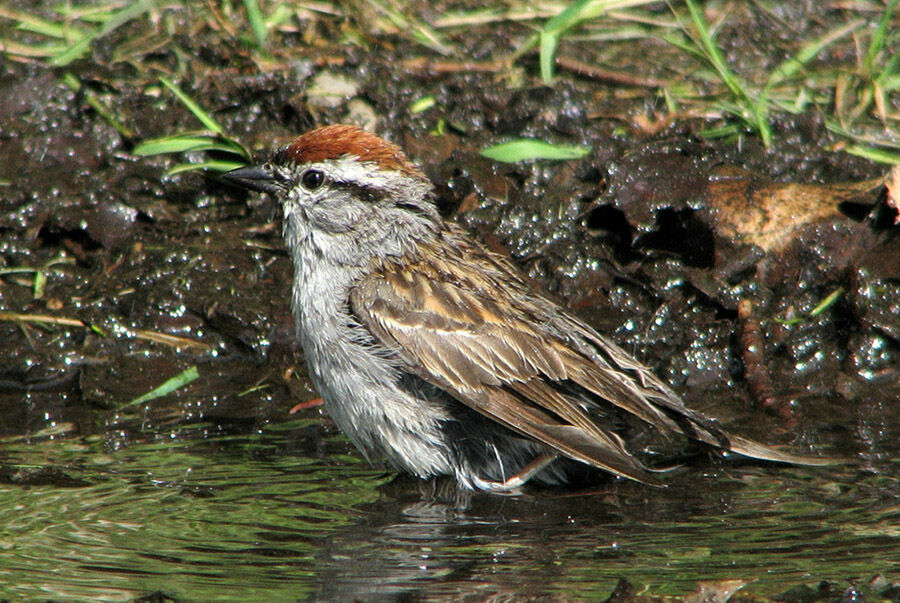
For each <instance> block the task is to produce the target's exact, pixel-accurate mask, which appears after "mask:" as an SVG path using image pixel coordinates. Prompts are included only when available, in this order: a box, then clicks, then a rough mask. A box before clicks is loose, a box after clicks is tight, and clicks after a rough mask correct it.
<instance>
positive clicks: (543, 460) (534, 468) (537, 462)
mask: <svg viewBox="0 0 900 603" xmlns="http://www.w3.org/2000/svg"><path fill="white" fill-rule="evenodd" d="M557 458H559V455H558V454H552V453H544V454H540V455H538V456H536V457H535V458H534V460H533V461H531V462H530V463H528V464H527V465H525V466H524V467H522V469H520V470H519V472H518V473H516V474H515V475H513V476H511V477H509V478H507V479H506V480H505V481H502V482H489V481H481V482H480V483H479V484H478V485H479V486H480V487H482V488H484V489H485V490H490V491H491V492H511V491H512V490H516V489H518V488H520V487H521V486H523V485H525V482H527V481H528V480H530V479H531V478H532V477H534V476H535V474H536V473H538V472H539V471H540V470H541V469H543V468H544V467H546V466H547V465H549V464H550V463H552V462H553V461H555V460H556V459H557Z"/></svg>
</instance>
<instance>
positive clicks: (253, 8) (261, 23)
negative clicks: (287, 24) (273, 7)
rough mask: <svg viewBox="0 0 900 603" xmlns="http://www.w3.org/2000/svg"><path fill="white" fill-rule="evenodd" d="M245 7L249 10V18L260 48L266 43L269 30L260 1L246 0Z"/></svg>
mask: <svg viewBox="0 0 900 603" xmlns="http://www.w3.org/2000/svg"><path fill="white" fill-rule="evenodd" d="M244 9H245V10H246V11H247V20H248V21H249V22H250V28H251V29H252V30H253V37H254V38H256V44H257V46H259V47H260V48H262V47H263V46H265V45H266V40H267V38H268V37H269V30H268V29H267V28H266V20H265V19H264V18H263V14H262V11H261V10H260V8H259V3H258V2H257V1H256V0H244Z"/></svg>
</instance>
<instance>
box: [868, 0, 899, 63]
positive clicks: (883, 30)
mask: <svg viewBox="0 0 900 603" xmlns="http://www.w3.org/2000/svg"><path fill="white" fill-rule="evenodd" d="M897 2H898V0H889V2H888V4H887V6H886V7H884V14H883V15H881V19H880V20H879V21H878V27H876V28H875V32H874V33H873V34H872V40H871V41H870V42H869V48H868V49H867V50H866V55H865V57H864V58H863V66H864V67H865V69H866V71H867V72H868V73H873V72H874V71H875V59H876V57H878V54H879V53H880V52H881V51H882V49H883V48H884V43H885V40H886V39H887V31H888V27H890V24H891V19H892V18H893V16H894V9H895V8H897Z"/></svg>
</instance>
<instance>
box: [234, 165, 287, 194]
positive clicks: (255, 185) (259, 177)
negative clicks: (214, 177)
mask: <svg viewBox="0 0 900 603" xmlns="http://www.w3.org/2000/svg"><path fill="white" fill-rule="evenodd" d="M222 178H224V179H225V180H227V181H228V182H231V183H232V184H236V185H238V186H243V187H244V188H249V189H250V190H251V191H259V192H261V193H272V194H273V195H274V194H276V193H278V192H279V191H281V186H280V185H279V183H278V181H277V180H276V179H275V177H274V176H273V175H272V171H271V170H267V169H266V168H264V167H258V166H255V165H248V166H246V167H242V168H238V169H236V170H231V171H230V172H225V173H224V174H222Z"/></svg>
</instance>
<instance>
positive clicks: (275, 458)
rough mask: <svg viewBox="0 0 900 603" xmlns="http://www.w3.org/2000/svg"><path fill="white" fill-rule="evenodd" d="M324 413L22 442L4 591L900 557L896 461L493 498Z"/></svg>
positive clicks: (449, 581)
mask: <svg viewBox="0 0 900 603" xmlns="http://www.w3.org/2000/svg"><path fill="white" fill-rule="evenodd" d="M315 425H316V421H315V420H310V421H307V422H303V421H298V422H292V423H291V424H280V425H270V426H267V427H266V428H264V429H262V430H261V431H260V432H255V431H254V432H251V433H246V432H244V433H233V432H231V433H230V432H229V431H228V430H222V429H211V428H207V427H208V426H203V427H201V426H195V428H194V429H193V431H194V433H197V434H203V435H202V436H200V437H197V438H196V439H190V438H188V437H186V436H185V434H184V433H182V434H181V435H180V436H179V437H177V438H170V437H165V434H163V433H151V434H144V437H143V441H140V442H133V443H131V444H130V445H129V446H126V447H124V448H121V449H119V448H116V447H112V448H111V447H110V446H108V445H107V444H108V443H106V442H105V439H104V436H102V435H97V436H87V437H82V438H70V439H63V440H53V439H44V440H37V441H31V442H27V441H24V440H20V439H18V440H17V439H10V440H8V441H6V442H5V443H4V447H3V452H2V456H0V467H2V470H0V482H2V483H0V508H2V509H4V512H3V517H4V521H3V523H2V528H0V595H2V596H3V597H9V598H55V599H88V598H89V599H95V600H127V599H130V598H133V597H136V596H140V595H144V594H147V593H153V592H156V591H161V592H163V593H165V594H167V595H170V596H175V597H178V598H185V599H205V598H212V597H215V598H218V599H235V600H247V599H251V598H256V597H261V596H265V597H267V598H273V599H279V598H284V599H297V598H315V599H329V600H331V599H335V600H350V599H364V600H377V599H396V598H405V597H408V596H417V597H418V596H422V595H425V596H428V597H432V598H441V597H448V598H449V597H453V598H457V597H460V596H469V597H471V598H476V599H484V598H500V597H505V596H511V595H513V594H515V595H520V596H521V595H523V594H524V595H527V594H530V595H534V596H551V597H552V596H556V597H563V596H573V595H577V596H579V597H583V598H605V597H607V596H608V595H609V593H610V592H611V591H612V589H613V588H614V586H615V585H616V583H617V582H618V580H619V579H620V578H622V577H625V578H627V579H629V580H631V581H632V582H633V583H635V584H640V585H646V586H648V587H649V588H650V589H651V590H652V592H653V593H654V594H657V593H658V594H666V593H669V594H684V593H686V592H690V591H692V590H693V589H694V588H695V583H696V581H698V580H711V579H712V580H716V579H726V578H728V579H731V578H747V579H756V580H757V582H756V583H755V584H754V585H753V586H752V587H748V588H750V589H751V591H752V592H758V593H765V594H769V595H772V594H776V593H778V592H782V591H783V590H786V589H787V588H790V587H792V586H796V585H798V584H803V583H805V582H809V581H813V582H816V581H818V580H821V579H825V578H828V579H834V580H846V579H847V578H848V577H850V576H859V577H862V578H864V579H865V578H868V577H871V576H874V575H875V574H878V573H879V572H884V573H886V574H887V575H889V576H890V573H889V572H891V571H894V570H893V569H892V568H896V567H900V546H898V539H900V533H898V531H897V528H896V526H897V525H900V507H898V504H897V500H898V498H897V495H898V481H897V479H896V475H897V472H896V471H895V470H896V468H897V464H896V462H892V461H889V460H886V461H884V465H883V466H882V467H881V468H880V471H881V473H880V474H876V473H867V474H858V473H856V471H855V470H854V469H852V468H849V467H840V468H836V469H816V470H810V469H806V468H790V467H780V468H775V467H771V466H768V467H762V466H753V465H747V466H739V465H735V464H723V465H716V464H707V465H706V466H705V469H706V471H705V473H704V472H702V471H698V470H694V469H691V470H684V471H682V472H680V473H678V474H676V475H674V476H673V483H672V485H671V486H670V487H669V488H666V489H653V488H647V487H645V486H641V485H639V484H633V483H628V482H621V481H609V482H606V483H600V484H598V485H596V486H595V487H594V488H592V489H590V490H582V491H574V492H572V491H569V492H567V491H559V490H547V491H528V492H527V493H526V494H524V495H522V496H496V495H486V494H472V493H461V492H459V491H458V490H457V489H456V487H455V484H454V483H453V482H452V481H449V480H439V481H432V482H422V481H419V480H414V479H409V478H396V479H395V478H393V477H392V476H390V475H387V474H385V473H383V472H382V471H380V470H378V469H374V468H371V467H369V466H368V465H366V464H365V463H362V462H360V461H359V460H358V459H357V458H356V456H355V455H353V454H352V453H351V452H350V451H349V449H348V448H346V444H345V443H344V442H343V440H341V439H339V438H329V437H324V438H323V434H321V433H317V432H316V433H314V432H313V431H314V430H315V429H316V427H315ZM311 430H313V431H311ZM323 442H324V444H323ZM891 469H893V470H894V471H891Z"/></svg>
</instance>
